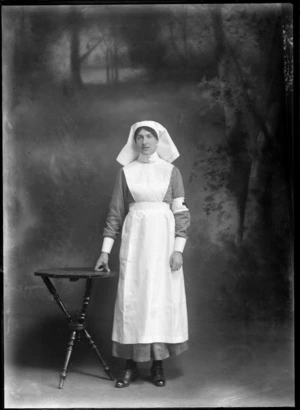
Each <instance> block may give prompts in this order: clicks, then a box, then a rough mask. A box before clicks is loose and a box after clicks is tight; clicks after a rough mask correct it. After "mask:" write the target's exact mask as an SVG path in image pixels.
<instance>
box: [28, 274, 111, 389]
mask: <svg viewBox="0 0 300 410" xmlns="http://www.w3.org/2000/svg"><path fill="white" fill-rule="evenodd" d="M34 275H35V276H40V277H41V278H42V280H43V281H44V283H45V285H46V286H47V289H48V290H49V292H50V293H51V295H52V296H53V298H54V300H55V302H56V303H57V305H58V306H59V308H60V309H61V310H62V311H63V313H64V315H65V317H66V319H67V321H68V323H69V327H70V329H71V337H70V340H69V343H68V347H67V353H66V358H65V363H64V367H63V370H62V372H61V373H60V382H59V389H62V388H63V385H64V381H65V379H66V377H67V372H68V366H69V362H70V358H71V354H72V351H73V347H74V344H75V341H76V340H80V335H81V334H82V333H83V334H84V335H85V337H86V338H87V340H88V341H89V343H90V345H91V347H92V348H93V350H94V352H95V354H96V356H97V357H98V359H99V361H100V363H101V364H102V366H103V369H104V371H105V372H106V374H107V375H108V376H109V378H110V380H114V379H113V376H112V374H111V372H110V369H109V367H108V365H107V364H106V363H105V361H104V360H103V359H102V356H101V354H100V352H99V350H98V348H97V346H96V344H95V342H94V341H93V339H92V338H91V336H90V334H89V332H88V331H87V329H86V327H85V318H86V311H87V308H88V304H89V301H90V296H91V292H92V287H93V281H94V280H95V279H108V278H111V277H113V276H115V272H96V271H94V269H93V268H53V269H39V270H37V271H36V272H34ZM50 278H55V279H68V280H70V281H72V282H74V281H77V280H79V279H85V281H86V283H85V291H84V297H83V302H82V307H81V311H80V313H78V314H77V315H76V316H75V317H72V316H71V315H70V314H69V313H68V311H67V310H66V308H65V306H64V304H63V302H62V300H61V298H60V296H59V295H58V293H57V291H56V289H55V286H54V285H53V283H52V282H51V279H50Z"/></svg>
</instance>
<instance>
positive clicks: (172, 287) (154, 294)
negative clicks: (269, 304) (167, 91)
mask: <svg viewBox="0 0 300 410" xmlns="http://www.w3.org/2000/svg"><path fill="white" fill-rule="evenodd" d="M178 157H179V152H178V150H177V148H176V146H175V145H174V143H173V141H172V139H171V137H170V135H169V133H168V131H167V130H166V129H165V128H164V127H163V126H162V125H161V124H159V123H157V122H155V121H141V122H137V123H136V124H134V125H132V127H131V129H130V133H129V137H128V141H127V143H126V145H125V146H124V148H123V149H122V150H121V152H120V154H119V155H118V157H117V161H118V162H119V163H120V164H121V165H123V167H122V169H121V170H120V171H119V173H118V176H117V180H116V184H115V187H114V190H113V194H112V198H111V201H110V204H109V211H108V215H107V218H106V225H105V228H104V233H103V236H104V240H103V245H102V250H101V254H100V257H99V258H98V260H97V262H96V265H95V270H97V271H99V270H105V271H108V270H109V266H108V260H109V254H110V252H111V249H112V246H113V243H114V240H115V239H116V236H117V235H118V233H119V232H120V231H121V232H122V236H121V248H120V274H119V282H118V291H117V297H116V302H115V310H114V321H113V332H112V354H113V356H116V357H120V358H123V359H126V362H125V367H124V369H123V371H122V372H121V374H120V375H119V377H118V378H117V381H116V387H118V388H122V387H127V386H129V384H130V382H132V381H134V380H135V379H136V378H137V377H138V369H137V362H147V361H152V366H151V369H150V375H151V380H152V383H153V384H154V385H155V386H157V387H163V386H164V385H165V384H166V377H165V375H164V370H163V360H165V359H167V358H168V357H170V356H174V355H178V354H180V353H182V352H184V351H186V350H187V349H188V321H187V307H186V296H185V286H184V276H183V269H182V264H183V258H182V254H183V251H184V247H185V243H186V239H187V231H188V228H189V225H190V212H189V210H188V208H187V204H186V202H185V198H184V187H183V181H182V177H181V174H180V171H179V170H178V168H177V167H176V166H174V165H172V162H173V161H174V160H175V159H176V158H178Z"/></svg>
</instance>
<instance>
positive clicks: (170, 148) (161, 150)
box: [117, 121, 180, 165]
mask: <svg viewBox="0 0 300 410" xmlns="http://www.w3.org/2000/svg"><path fill="white" fill-rule="evenodd" d="M143 126H145V127H150V128H152V129H154V130H155V131H156V133H157V135H158V145H157V151H156V152H157V153H158V155H159V156H160V157H161V158H162V159H164V160H165V161H168V162H173V161H175V159H176V158H178V157H179V155H180V154H179V152H178V150H177V148H176V146H175V144H174V142H173V141H172V138H171V137H170V135H169V133H168V131H167V130H166V128H165V127H163V126H162V125H161V124H159V123H158V122H156V121H140V122H136V123H135V124H133V125H132V126H131V128H130V132H129V137H128V140H127V143H126V144H125V146H124V147H123V148H122V150H121V152H120V153H119V155H118V156H117V161H118V162H119V163H120V164H122V165H127V164H129V163H130V162H132V161H134V160H135V159H137V157H138V156H139V151H138V149H137V147H136V143H135V141H134V133H135V131H136V129H137V128H139V127H143Z"/></svg>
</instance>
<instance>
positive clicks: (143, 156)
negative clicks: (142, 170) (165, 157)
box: [137, 151, 159, 164]
mask: <svg viewBox="0 0 300 410" xmlns="http://www.w3.org/2000/svg"><path fill="white" fill-rule="evenodd" d="M158 159H159V155H158V153H157V152H156V151H155V152H153V154H151V155H146V154H142V153H140V154H139V156H138V158H137V160H138V161H140V162H146V163H147V164H151V163H152V162H156V161H157V160H158Z"/></svg>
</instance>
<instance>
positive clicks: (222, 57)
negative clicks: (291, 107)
mask: <svg viewBox="0 0 300 410" xmlns="http://www.w3.org/2000/svg"><path fill="white" fill-rule="evenodd" d="M282 18H283V12H282V9H281V7H280V6H279V7H274V6H273V8H271V9H268V10H264V9H255V8H253V9H252V10H251V9H249V7H248V6H247V5H241V6H239V7H236V5H234V10H232V6H229V5H226V6H221V5H217V6H215V7H214V8H212V10H211V25H212V28H213V31H214V38H215V53H216V62H217V66H218V76H217V77H216V78H215V79H213V80H210V81H207V80H206V79H204V80H203V81H202V82H201V83H200V84H199V86H200V88H203V87H207V86H209V87H211V88H212V89H213V90H214V93H212V94H211V96H212V99H213V100H212V101H211V104H212V106H213V105H214V104H215V103H217V104H221V105H222V107H223V109H224V119H225V130H226V132H225V135H226V142H225V144H223V145H222V147H220V155H219V156H218V157H217V158H216V160H215V162H214V163H213V164H215V165H216V162H218V161H219V162H220V161H222V160H223V157H222V156H223V153H224V150H225V152H227V158H228V159H229V161H230V164H231V165H230V166H229V167H227V176H226V177H224V176H223V178H219V183H220V185H222V184H224V183H225V184H226V186H227V190H228V195H229V197H233V198H234V200H235V203H236V207H237V211H238V212H237V215H238V226H237V231H236V233H235V235H234V237H232V238H230V240H228V236H227V237H226V241H225V242H224V244H226V246H225V248H224V249H226V250H227V252H228V253H229V254H231V255H232V258H231V264H230V265H229V269H230V270H231V272H232V275H236V272H239V274H238V275H236V276H235V286H232V284H233V282H232V280H230V281H228V283H230V287H227V288H226V284H223V288H224V289H225V291H226V292H227V293H231V294H232V298H231V300H232V301H233V300H234V294H235V293H236V294H238V295H240V297H241V299H240V300H239V302H238V303H239V306H236V304H233V305H231V306H230V305H229V306H228V307H229V308H230V309H231V310H232V311H233V312H237V311H240V312H243V313H244V314H245V315H247V314H249V315H252V316H253V313H254V314H256V315H258V316H259V315H261V314H264V313H265V312H266V311H268V309H271V307H273V306H277V307H278V311H279V312H282V308H283V307H285V308H287V307H288V305H286V303H287V301H288V300H289V299H290V298H289V292H290V280H291V276H290V275H287V272H286V270H287V269H292V267H291V265H290V263H291V262H290V260H291V259H290V258H289V255H290V251H291V248H292V246H291V213H290V212H289V211H290V206H289V203H290V199H291V197H290V196H289V192H288V187H289V172H290V169H289V165H288V158H289V150H288V147H289V143H288V140H287V138H286V135H287V126H286V124H287V120H288V119H287V118H286V115H285V114H286V112H285V106H284V103H285V97H284V76H283V46H282ZM215 97H216V98H215ZM212 166H214V165H212ZM196 168H197V165H196ZM207 175H208V178H211V173H209V172H208V173H207ZM210 198H211V196H210V195H208V201H210ZM221 208H222V207H221ZM214 211H215V212H220V207H219V208H216V209H215V210H214ZM227 274H228V272H227ZM229 275H230V273H229ZM227 276H228V275H227ZM227 276H226V275H225V277H226V280H227V279H228V277H227ZM266 278H268V282H270V283H271V286H270V288H268V289H264V287H263V284H264V281H265V280H266ZM267 295H268V297H266V296H267ZM227 300H230V298H229V299H227ZM276 301H277V305H276Z"/></svg>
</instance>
